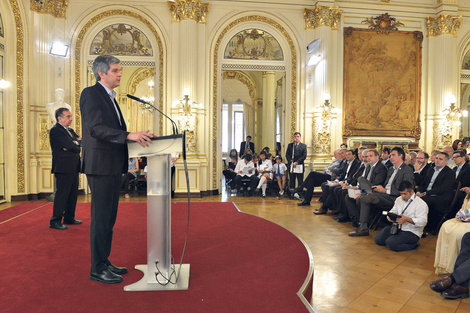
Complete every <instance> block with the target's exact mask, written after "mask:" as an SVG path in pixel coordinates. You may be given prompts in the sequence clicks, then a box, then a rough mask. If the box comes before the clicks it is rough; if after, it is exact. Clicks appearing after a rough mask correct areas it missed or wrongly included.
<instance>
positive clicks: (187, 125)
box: [178, 88, 197, 131]
mask: <svg viewBox="0 0 470 313" xmlns="http://www.w3.org/2000/svg"><path fill="white" fill-rule="evenodd" d="M183 93H184V95H183V96H184V97H183V99H182V100H180V102H179V105H180V107H181V108H182V112H180V113H179V114H178V122H179V124H180V129H182V130H186V131H195V130H196V117H195V116H194V115H193V114H192V113H191V106H193V107H196V106H197V103H196V102H194V101H192V103H191V100H190V99H189V89H187V88H185V89H184V92H183Z"/></svg>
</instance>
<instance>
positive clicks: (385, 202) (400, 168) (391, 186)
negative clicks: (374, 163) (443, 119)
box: [349, 147, 414, 237]
mask: <svg viewBox="0 0 470 313" xmlns="http://www.w3.org/2000/svg"><path fill="white" fill-rule="evenodd" d="M390 161H391V162H392V164H393V166H392V167H391V168H389V169H388V173H387V178H386V179H385V183H384V186H380V185H375V186H369V187H371V188H372V190H373V191H372V192H370V193H368V194H366V195H364V196H361V197H360V198H359V204H360V205H359V207H360V215H359V227H358V228H356V230H355V231H353V232H350V233H349V236H351V237H358V236H369V227H368V224H367V223H368V220H369V215H370V206H371V205H372V204H375V205H377V206H378V207H380V208H381V209H384V210H390V209H391V208H392V207H393V205H394V203H395V199H396V198H397V197H398V196H399V195H400V191H399V186H400V184H401V182H402V181H404V180H408V181H410V182H412V183H413V181H414V175H413V170H412V169H411V167H409V166H408V165H406V164H405V162H404V161H405V151H403V149H402V148H400V147H395V148H393V149H392V152H391V153H390ZM359 183H360V184H361V186H362V185H366V184H367V181H366V180H362V179H361V180H359Z"/></svg>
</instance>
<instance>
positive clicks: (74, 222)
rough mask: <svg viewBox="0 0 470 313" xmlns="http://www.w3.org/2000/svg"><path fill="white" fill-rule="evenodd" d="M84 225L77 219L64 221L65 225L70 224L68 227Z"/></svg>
mask: <svg viewBox="0 0 470 313" xmlns="http://www.w3.org/2000/svg"><path fill="white" fill-rule="evenodd" d="M82 223H83V222H82V221H79V220H76V219H73V220H71V221H66V220H64V224H68V225H80V224H82Z"/></svg>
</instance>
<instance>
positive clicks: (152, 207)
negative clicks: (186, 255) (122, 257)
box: [124, 135, 189, 291]
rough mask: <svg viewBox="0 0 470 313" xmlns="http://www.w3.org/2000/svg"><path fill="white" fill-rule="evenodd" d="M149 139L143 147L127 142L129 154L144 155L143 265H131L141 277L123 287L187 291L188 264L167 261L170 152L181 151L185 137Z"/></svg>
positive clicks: (169, 247) (169, 232)
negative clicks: (144, 240)
mask: <svg viewBox="0 0 470 313" xmlns="http://www.w3.org/2000/svg"><path fill="white" fill-rule="evenodd" d="M152 142H153V144H151V145H150V146H149V147H146V148H143V147H142V146H140V144H138V143H137V142H130V143H128V148H129V157H131V158H135V157H147V264H146V265H136V266H135V268H136V269H138V270H141V271H142V272H143V273H144V277H143V278H142V279H141V280H139V281H138V282H136V283H134V284H131V285H127V286H125V287H124V290H125V291H144V290H187V289H188V286H189V264H182V265H181V268H180V265H179V264H176V265H173V264H172V262H171V259H172V256H171V167H170V164H171V159H170V158H171V153H180V152H184V149H185V145H186V140H185V136H184V135H172V136H164V137H157V138H154V139H153V140H152ZM178 273H179V276H178V277H177V275H178ZM175 281H176V282H175Z"/></svg>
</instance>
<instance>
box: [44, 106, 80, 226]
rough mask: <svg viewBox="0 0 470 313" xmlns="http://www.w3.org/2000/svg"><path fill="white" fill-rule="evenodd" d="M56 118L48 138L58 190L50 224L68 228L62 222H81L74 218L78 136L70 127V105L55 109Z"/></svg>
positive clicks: (77, 169)
mask: <svg viewBox="0 0 470 313" xmlns="http://www.w3.org/2000/svg"><path fill="white" fill-rule="evenodd" d="M55 119H56V121H57V123H56V124H55V125H54V126H52V128H51V130H50V132H49V140H50V143H51V149H52V170H51V172H52V173H54V176H55V178H56V181H57V191H56V194H55V197H54V207H53V211H52V217H51V220H50V222H49V227H50V228H53V229H61V230H62V229H67V228H68V227H67V226H65V225H64V224H71V225H78V224H82V221H79V220H76V219H75V206H76V205H77V196H78V173H79V172H80V143H79V140H81V138H80V137H79V136H78V135H77V134H76V133H75V132H74V131H73V129H72V128H70V127H69V126H70V124H72V112H70V111H69V109H67V108H59V109H57V110H56V111H55ZM62 217H63V218H64V221H63V224H62Z"/></svg>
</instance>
